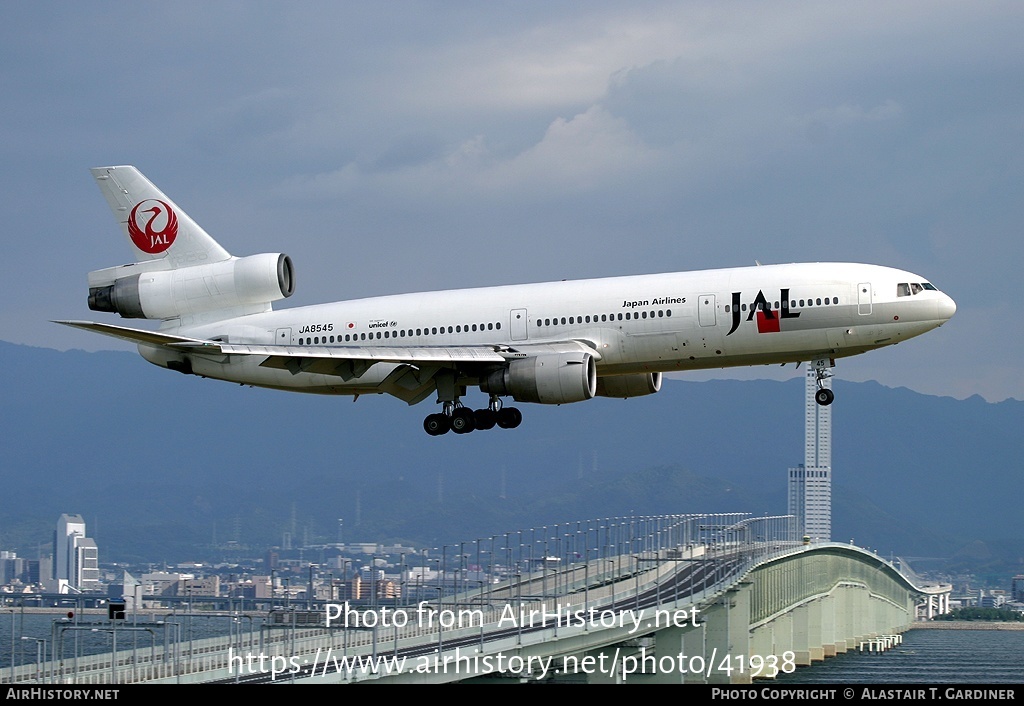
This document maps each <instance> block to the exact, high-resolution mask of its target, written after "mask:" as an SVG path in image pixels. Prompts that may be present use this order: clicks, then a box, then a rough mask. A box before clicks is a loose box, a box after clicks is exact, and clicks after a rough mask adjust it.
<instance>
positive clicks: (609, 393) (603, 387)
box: [597, 373, 661, 399]
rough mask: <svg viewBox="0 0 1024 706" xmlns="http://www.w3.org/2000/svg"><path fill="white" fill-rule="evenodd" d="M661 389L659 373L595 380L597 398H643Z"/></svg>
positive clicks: (612, 376)
mask: <svg viewBox="0 0 1024 706" xmlns="http://www.w3.org/2000/svg"><path fill="white" fill-rule="evenodd" d="M660 389H661V373H641V374H639V375H609V376H607V377H602V378H598V379H597V396H598V397H618V398H621V399H626V398H629V397H643V396H644V395H653V394H654V393H655V392H657V391H658V390H660Z"/></svg>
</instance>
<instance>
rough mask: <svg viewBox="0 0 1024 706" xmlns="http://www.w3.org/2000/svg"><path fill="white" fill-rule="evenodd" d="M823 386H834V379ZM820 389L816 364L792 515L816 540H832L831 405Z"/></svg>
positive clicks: (810, 375)
mask: <svg viewBox="0 0 1024 706" xmlns="http://www.w3.org/2000/svg"><path fill="white" fill-rule="evenodd" d="M822 385H823V386H824V387H826V388H828V389H831V388H832V379H831V378H825V379H824V380H822ZM817 390H818V380H817V375H816V373H815V370H814V366H813V365H808V366H807V376H806V378H805V382H804V462H803V463H802V464H800V466H798V467H797V468H790V469H789V514H791V515H795V516H796V523H797V530H798V531H801V532H803V534H804V535H806V536H808V537H810V538H811V539H812V540H813V541H816V542H828V541H830V540H831V539H832V407H831V406H829V405H819V404H818V403H817V402H816V401H815V399H814V393H815V392H817Z"/></svg>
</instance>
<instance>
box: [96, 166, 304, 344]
mask: <svg viewBox="0 0 1024 706" xmlns="http://www.w3.org/2000/svg"><path fill="white" fill-rule="evenodd" d="M91 171H92V175H93V177H94V178H95V179H96V183H97V184H98V185H99V187H100V191H102V192H103V196H104V197H105V198H106V199H107V203H108V204H109V205H110V209H111V210H112V211H113V212H114V216H115V217H116V218H117V220H118V222H119V223H120V224H121V228H122V229H123V231H124V234H125V236H127V238H128V242H129V244H130V245H131V248H132V251H133V252H134V253H135V262H134V263H132V264H128V265H118V266H116V267H107V268H105V269H102V270H94V271H92V272H90V273H89V308H90V309H92V310H93V311H107V312H116V313H118V314H120V315H121V316H122V317H124V318H131V319H160V320H163V321H165V322H169V321H173V322H175V325H179V326H180V325H185V324H187V323H193V324H194V323H199V322H203V321H221V320H224V319H227V318H231V317H235V316H244V315H246V314H254V313H259V312H262V311H269V310H270V308H271V302H275V301H277V300H279V299H283V298H285V297H289V296H291V294H292V292H293V291H294V287H295V276H294V271H293V269H292V261H291V259H290V258H289V257H288V256H287V255H284V254H283V253H262V254H259V255H249V256H246V257H234V256H232V255H231V254H230V253H228V251H227V250H225V249H224V248H222V247H221V246H220V245H219V244H218V243H217V241H216V240H214V239H213V238H212V237H210V235H209V233H207V232H206V231H205V230H203V229H202V228H201V227H199V225H198V224H197V223H196V222H195V221H193V220H192V218H191V217H190V216H189V215H188V214H187V213H185V212H184V211H183V210H181V209H180V208H179V207H178V206H177V204H175V203H174V202H173V201H171V200H170V199H169V198H167V196H166V195H165V194H164V193H163V192H162V191H160V189H158V188H156V186H154V185H153V183H152V182H151V181H149V179H147V178H146V177H144V176H143V175H142V172H140V171H139V170H138V169H136V168H135V167H131V166H121V167H97V168H95V169H92V170H91Z"/></svg>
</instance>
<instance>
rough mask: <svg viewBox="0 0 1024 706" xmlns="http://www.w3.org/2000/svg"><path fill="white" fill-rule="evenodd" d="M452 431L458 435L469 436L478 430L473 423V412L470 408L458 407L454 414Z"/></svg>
mask: <svg viewBox="0 0 1024 706" xmlns="http://www.w3.org/2000/svg"><path fill="white" fill-rule="evenodd" d="M451 424H452V431H453V432H455V433H456V434H468V433H469V432H471V431H473V430H474V429H476V424H475V423H474V421H473V410H471V409H469V408H468V407H456V408H455V411H453V412H452V421H451Z"/></svg>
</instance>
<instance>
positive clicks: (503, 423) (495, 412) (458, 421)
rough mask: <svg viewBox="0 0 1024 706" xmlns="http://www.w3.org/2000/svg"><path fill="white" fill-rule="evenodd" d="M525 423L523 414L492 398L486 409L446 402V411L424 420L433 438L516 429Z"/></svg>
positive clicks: (427, 430) (425, 427) (424, 427)
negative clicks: (498, 428) (499, 428)
mask: <svg viewBox="0 0 1024 706" xmlns="http://www.w3.org/2000/svg"><path fill="white" fill-rule="evenodd" d="M522 421H523V413H522V412H520V411H519V410H518V409H517V408H515V407H503V406H502V405H501V399H499V398H498V397H491V400H490V402H488V404H487V408H486V409H477V410H473V409H470V408H469V407H463V406H462V403H461V402H459V401H458V400H456V401H454V402H445V403H444V411H442V412H438V413H436V414H428V415H427V418H426V419H424V420H423V429H424V430H425V431H426V432H427V433H428V434H430V435H431V436H441V435H442V434H447V433H448V432H449V431H453V432H455V433H456V434H468V433H469V432H471V431H473V430H474V429H493V428H494V427H495V426H498V427H501V428H502V429H515V428H516V427H517V426H519V425H520V423H522Z"/></svg>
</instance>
